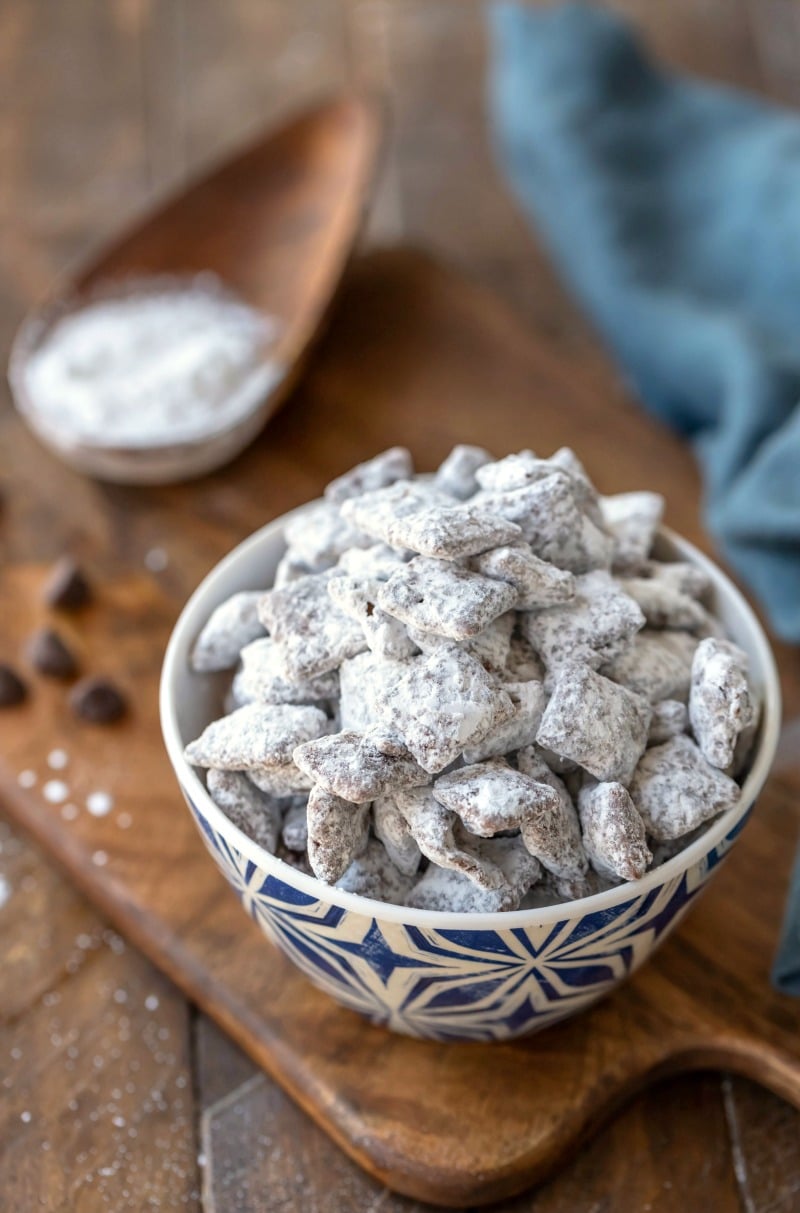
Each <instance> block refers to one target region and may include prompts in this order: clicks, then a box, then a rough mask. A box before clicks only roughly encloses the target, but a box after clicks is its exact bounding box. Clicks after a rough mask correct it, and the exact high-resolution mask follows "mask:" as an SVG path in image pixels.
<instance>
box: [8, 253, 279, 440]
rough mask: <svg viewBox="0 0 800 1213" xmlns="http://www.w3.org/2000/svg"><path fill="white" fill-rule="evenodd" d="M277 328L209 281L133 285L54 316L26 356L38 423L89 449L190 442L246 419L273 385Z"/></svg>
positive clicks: (207, 278) (199, 278)
mask: <svg viewBox="0 0 800 1213" xmlns="http://www.w3.org/2000/svg"><path fill="white" fill-rule="evenodd" d="M276 327H277V326H276V323H275V322H274V321H273V320H271V319H270V318H269V317H266V316H263V315H262V314H260V313H259V312H257V311H255V310H254V309H253V308H251V307H248V306H247V305H246V304H245V303H243V302H241V301H240V300H239V299H237V298H236V297H235V296H233V295H231V294H230V293H229V292H227V291H226V290H225V289H224V288H223V287H222V285H221V284H220V283H219V282H218V280H217V279H216V278H215V277H214V276H213V275H210V274H202V275H198V276H196V277H195V278H192V279H186V280H179V279H163V278H153V279H142V280H141V281H140V282H138V283H136V284H135V285H134V286H133V287H131V286H130V285H129V284H127V285H126V287H125V293H124V294H123V293H119V294H116V295H111V294H108V295H104V296H103V297H97V298H96V299H94V300H92V301H89V302H87V303H86V304H84V305H83V306H81V307H79V308H77V309H76V310H75V311H72V312H70V313H69V314H67V315H65V316H64V317H62V318H61V319H60V320H58V321H57V322H56V324H55V325H54V326H53V328H52V329H51V331H50V332H49V333H48V334H47V336H46V337H45V339H44V341H43V342H42V344H41V345H40V346H39V347H38V349H36V350H35V351H34V352H33V354H32V355H31V357H30V359H29V361H28V363H27V366H26V368H25V386H26V389H27V392H28V394H29V396H30V399H31V401H32V404H33V408H34V409H35V411H36V413H37V415H38V417H39V419H40V421H41V422H42V423H43V424H44V425H46V426H48V427H50V428H52V429H53V430H54V431H57V432H58V433H60V434H61V435H62V436H65V437H70V438H73V439H75V440H80V441H84V442H89V443H98V442H100V441H102V443H103V444H109V445H110V444H118V445H120V446H128V447H147V446H151V445H160V444H164V443H170V442H186V441H196V440H198V439H200V438H204V437H208V436H210V435H212V434H215V433H217V432H218V431H222V430H224V429H226V428H227V427H228V426H230V425H232V424H234V423H235V422H237V421H238V420H240V419H241V418H242V417H244V416H246V415H247V414H248V413H249V412H250V411H251V410H252V409H253V408H254V407H255V406H256V405H257V404H258V403H259V401H260V400H261V399H262V398H263V397H264V396H265V395H266V393H267V391H268V390H269V388H270V387H271V386H272V384H273V382H274V381H275V380H276V379H277V378H278V369H277V366H276V365H274V364H271V363H270V362H269V361H268V360H267V359H266V358H265V350H266V349H267V348H268V347H269V345H270V344H271V343H272V342H273V341H274V339H275V334H276Z"/></svg>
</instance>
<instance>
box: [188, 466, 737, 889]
mask: <svg viewBox="0 0 800 1213" xmlns="http://www.w3.org/2000/svg"><path fill="white" fill-rule="evenodd" d="M663 511H664V502H663V499H662V498H661V497H660V496H659V495H658V494H656V493H651V492H646V491H642V492H633V493H620V494H618V495H616V496H601V495H600V494H599V493H598V492H597V490H596V489H595V487H594V486H593V484H592V483H591V481H590V479H589V477H588V475H587V473H586V470H585V468H584V467H583V465H582V463H581V462H580V460H579V459H578V457H577V456H576V455H575V454H574V452H572V451H570V450H569V449H568V448H562V449H561V450H559V451H556V452H555V454H553V455H551V456H549V457H548V458H542V457H540V456H539V455H536V454H535V453H534V452H533V451H530V450H525V451H521V452H519V453H518V454H514V455H508V456H506V457H505V458H502V459H499V460H494V459H493V458H492V456H491V455H490V454H489V452H488V451H485V450H483V449H482V448H480V447H474V446H458V447H456V448H455V449H454V450H453V452H452V453H451V454H450V455H449V456H448V457H447V459H446V460H445V461H444V463H443V464H442V465H441V467H440V468H439V470H438V472H436V474H435V475H434V476H432V477H415V475H414V472H413V467H412V463H411V456H410V454H409V453H408V451H406V450H404V449H403V448H401V447H393V448H392V449H391V450H389V451H386V452H384V453H383V454H381V455H377V456H376V457H375V458H374V459H371V460H369V461H368V462H366V463H363V464H360V465H359V466H358V467H357V468H354V469H353V471H351V472H347V473H345V474H344V475H342V476H340V477H338V478H337V479H336V480H335V481H334V482H333V483H332V484H331V485H329V486H328V488H327V489H326V490H325V494H324V499H323V500H322V501H320V502H316V503H314V504H313V505H311V506H309V507H308V508H307V509H306V510H304V511H300V512H298V513H296V514H295V516H294V517H292V518H291V519H290V521H289V522H288V524H287V526H286V529H285V533H284V536H285V541H286V551H285V554H284V556H283V557H282V559H281V562H280V565H279V567H278V571H277V573H276V576H275V578H274V581H273V584H272V586H271V587H267V586H265V587H263V588H260V589H259V588H257V587H253V588H252V589H248V590H246V591H245V592H241V593H238V594H235V595H234V596H233V597H232V598H230V599H229V600H228V601H227V602H223V603H221V604H220V605H219V606H218V607H217V609H216V610H215V611H214V612H213V614H212V615H211V617H210V619H209V620H208V621H207V623H206V625H205V626H204V627H203V628H202V630H201V631H200V634H199V636H198V638H197V640H196V642H195V645H194V649H193V652H192V657H191V663H192V666H193V668H194V670H195V672H196V673H197V674H198V676H206V675H209V674H214V675H215V676H219V674H220V672H223V671H228V679H229V681H228V684H227V693H226V694H225V698H224V703H225V709H226V710H225V714H223V715H222V716H221V717H220V718H219V719H218V720H214V721H212V722H211V723H209V724H208V726H207V727H206V729H205V730H204V731H203V732H202V734H201V735H200V737H198V738H197V739H196V740H194V741H192V742H191V743H190V744H189V745H188V746H187V747H186V757H187V759H188V761H189V762H191V763H192V764H193V765H195V766H196V767H198V768H200V769H201V770H203V771H204V772H205V773H206V774H205V777H206V779H207V784H208V790H209V793H210V795H211V797H212V798H213V800H214V801H215V803H216V804H217V806H218V807H219V808H220V809H221V810H222V812H223V813H225V814H227V816H228V817H229V818H230V819H231V821H233V822H234V824H235V825H236V826H238V828H239V829H241V830H242V831H243V832H244V833H245V834H247V835H249V837H250V838H252V839H253V840H255V841H256V842H257V843H258V844H259V845H260V846H262V847H264V848H265V849H266V850H268V851H270V852H272V853H273V854H276V855H278V856H279V857H281V858H282V859H283V860H284V861H285V862H290V863H293V864H294V865H295V866H299V867H301V868H303V870H306V871H309V870H310V871H311V872H313V874H314V875H316V876H317V877H318V878H319V879H320V880H322V881H325V882H326V883H328V884H335V885H336V886H337V887H338V888H340V889H344V890H346V891H348V892H350V893H356V894H359V895H361V896H364V897H370V898H375V899H378V900H382V901H386V902H392V903H395V904H397V905H407V906H413V907H417V908H421V909H428V910H442V911H450V912H453V913H495V912H498V911H509V910H516V909H519V908H520V907H522V908H534V907H537V906H545V905H548V904H552V903H557V902H560V901H568V900H573V899H576V898H582V897H588V896H591V895H593V894H595V893H598V892H600V891H602V890H604V889H608V888H610V887H612V886H613V885H616V884H621V883H623V882H625V881H637V880H640V879H641V878H642V877H643V876H644V875H645V873H646V872H647V871H648V870H649V869H650V868H651V867H652V866H654V865H656V864H658V863H662V862H666V861H667V860H668V859H669V858H671V857H672V856H673V855H676V854H677V853H678V851H679V850H681V849H682V847H684V846H685V845H688V843H689V842H690V841H692V840H693V839H694V838H696V837H697V836H698V832H700V831H702V830H703V829H705V828H706V826H707V825H708V823H709V822H710V821H712V820H713V819H714V818H715V817H717V816H718V815H719V814H721V813H723V812H725V811H726V810H727V809H730V808H731V807H733V806H734V805H735V804H736V802H737V799H738V797H739V794H740V789H739V783H738V782H737V780H741V777H742V773H743V772H744V771H745V770H746V767H747V760H748V752H749V749H750V748H751V746H752V743H753V739H754V736H755V732H756V728H757V725H758V716H759V710H758V696H757V694H756V691H755V689H754V688H753V687H752V686H751V684H750V682H749V679H748V668H747V657H746V655H745V653H744V652H742V650H741V649H739V648H738V647H737V646H736V645H735V644H733V643H732V642H731V641H730V640H728V639H727V638H726V637H725V636H724V629H723V628H722V625H721V624H720V622H719V621H718V620H717V619H716V618H715V617H714V614H713V600H712V597H711V592H710V586H709V583H708V579H707V578H706V576H705V574H704V573H703V572H702V571H701V570H699V569H697V568H695V567H694V566H693V565H691V564H688V563H686V562H680V561H675V562H669V561H665V560H663V559H661V558H660V554H661V553H662V552H663V548H662V547H661V546H659V539H658V531H659V526H660V523H661V518H662V515H663ZM222 693H223V692H221V694H222Z"/></svg>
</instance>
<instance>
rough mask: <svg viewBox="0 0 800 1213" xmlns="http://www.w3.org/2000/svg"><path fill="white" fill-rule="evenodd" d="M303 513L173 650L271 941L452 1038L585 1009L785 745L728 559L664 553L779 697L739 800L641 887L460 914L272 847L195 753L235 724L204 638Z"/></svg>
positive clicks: (693, 889)
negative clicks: (196, 653) (346, 878)
mask: <svg viewBox="0 0 800 1213" xmlns="http://www.w3.org/2000/svg"><path fill="white" fill-rule="evenodd" d="M312 504H315V503H312ZM307 508H310V507H306V506H304V507H302V510H305V509H307ZM302 510H296V511H294V512H293V513H292V514H287V515H285V516H284V517H282V518H278V519H276V520H275V521H274V522H271V523H270V524H269V525H268V526H266V527H264V528H263V529H262V530H260V531H257V532H256V534H254V535H252V536H251V537H250V538H249V539H247V540H245V542H244V543H242V544H240V545H239V546H238V547H237V548H235V549H234V551H232V552H231V553H230V555H229V556H227V557H226V558H225V559H224V560H222V561H221V562H220V563H219V564H218V565H217V566H216V568H214V569H213V570H212V571H211V572H210V573H209V574H208V576H207V577H206V578H205V580H204V581H203V582H202V584H201V585H200V586H199V588H198V589H197V590H196V591H195V593H194V594H193V595H192V597H191V598H190V599H189V602H188V603H187V604H186V606H185V608H184V610H183V611H182V613H181V616H180V618H179V619H178V622H177V623H176V625H175V628H174V631H173V633H172V637H171V639H170V642H169V646H168V648H167V653H166V657H165V660H164V668H163V671H162V678H161V721H162V728H163V733H164V740H165V742H166V747H167V751H168V753H169V757H170V760H171V762H172V765H173V767H174V769H175V774H176V775H177V777H178V782H179V784H180V787H181V791H182V792H183V795H184V797H185V799H186V802H187V804H188V805H189V808H190V810H191V812H192V815H193V817H194V819H195V822H196V824H197V826H198V829H199V830H200V834H201V836H202V838H203V841H204V843H205V845H206V847H207V849H208V850H209V852H210V853H211V855H212V857H213V859H214V860H215V862H216V864H217V866H218V867H219V868H220V870H221V871H222V873H223V874H224V875H225V877H226V879H227V880H228V881H229V883H230V884H231V886H232V888H233V889H234V890H235V892H236V893H237V895H238V896H239V898H240V900H241V902H242V905H243V907H244V909H245V910H246V911H247V913H248V914H249V915H250V916H251V917H252V918H254V919H255V921H256V922H257V923H258V924H259V925H260V926H261V928H262V930H263V931H264V932H265V934H266V935H267V936H268V937H269V938H270V939H271V940H272V941H273V942H274V943H276V944H277V945H278V946H279V947H280V948H282V949H283V951H284V952H285V953H286V954H287V955H288V956H289V957H290V958H291V959H292V960H293V961H294V962H295V964H297V965H298V966H299V968H301V969H302V970H303V972H304V973H306V974H307V976H308V977H309V978H310V979H311V980H312V981H313V982H314V983H315V984H316V985H318V986H320V987H321V988H322V989H324V990H326V991H327V992H328V993H329V994H331V995H332V996H333V997H334V998H336V999H338V1000H339V1001H340V1002H342V1003H344V1004H345V1006H348V1007H351V1008H353V1009H354V1010H356V1011H360V1012H361V1013H362V1014H364V1015H366V1016H367V1017H368V1018H369V1019H371V1020H372V1021H373V1022H377V1023H382V1024H385V1025H386V1026H387V1027H389V1028H392V1029H394V1030H395V1031H399V1032H404V1033H407V1034H410V1035H414V1036H421V1037H427V1038H431V1039H436V1040H459V1039H462V1040H464V1039H469V1040H503V1039H509V1038H510V1037H513V1036H519V1035H522V1034H524V1033H527V1032H533V1031H537V1030H538V1029H540V1028H543V1027H546V1026H548V1025H549V1024H552V1023H555V1022H556V1021H558V1020H560V1019H565V1018H566V1017H568V1016H570V1015H574V1014H576V1012H578V1011H582V1010H584V1009H585V1008H586V1007H588V1006H590V1005H591V1004H592V1003H594V1002H596V1001H597V1000H598V999H600V998H602V997H604V996H605V995H606V994H608V993H609V992H610V991H611V990H613V989H614V988H615V986H617V985H619V984H620V983H621V982H622V981H624V980H625V979H626V978H627V977H629V976H630V975H631V973H633V972H634V971H635V970H636V969H638V968H639V966H640V965H641V964H642V963H643V962H644V961H645V960H646V959H647V957H648V956H650V955H651V953H652V952H653V951H654V950H655V949H656V948H657V947H659V946H660V944H661V943H662V942H663V940H664V939H665V938H666V936H667V934H668V933H669V931H671V930H672V929H673V928H674V927H675V926H676V925H677V923H678V922H679V921H680V920H681V918H682V917H683V915H684V913H685V912H686V910H687V909H688V907H689V906H690V904H691V903H692V902H693V901H694V899H695V897H696V896H697V894H698V893H699V892H700V890H701V889H702V888H704V887H705V885H706V884H707V883H708V881H709V879H710V878H711V876H712V875H713V873H714V872H715V871H716V869H717V867H718V866H719V864H720V861H721V860H722V859H723V857H724V856H725V855H726V853H727V852H728V850H729V849H730V847H731V846H732V844H733V842H734V841H735V839H736V838H737V837H738V835H739V833H740V831H741V829H742V827H743V826H744V824H745V822H746V820H747V817H748V816H749V814H750V812H751V810H752V808H753V805H754V803H755V799H756V797H757V796H758V794H759V792H760V791H761V788H762V787H763V785H764V781H765V780H766V778H767V775H768V773H769V770H770V767H771V765H772V761H773V757H774V754H775V748H776V745H777V740H778V731H779V727H780V690H779V683H778V675H777V670H776V668H775V662H774V659H773V656H772V653H771V651H770V647H769V644H768V642H767V639H766V637H765V635H764V632H763V630H762V628H761V626H760V624H759V622H758V620H757V619H756V617H755V615H754V614H753V612H752V610H751V609H750V607H749V606H748V605H747V603H746V602H745V600H744V598H743V597H742V595H741V594H740V593H739V591H738V590H737V589H736V587H735V586H734V585H733V584H732V583H731V581H730V580H729V579H728V578H727V577H726V576H725V574H724V573H723V572H722V571H721V570H720V569H719V568H718V567H717V566H716V565H715V564H713V563H712V562H711V561H710V560H708V558H707V557H705V556H704V555H703V554H702V553H701V552H699V551H698V550H697V548H695V547H694V546H693V545H692V544H690V543H689V542H688V541H687V540H685V539H682V538H680V537H678V536H677V535H675V534H674V533H673V532H671V531H667V530H666V529H665V530H663V531H662V533H661V535H660V538H659V541H658V542H659V548H660V550H659V555H661V556H662V558H667V559H670V558H672V559H681V560H687V561H690V562H691V563H692V564H694V565H696V566H698V567H699V568H701V569H702V570H703V572H704V573H706V574H707V576H708V578H709V579H710V581H711V584H712V587H713V598H714V601H713V607H714V610H715V611H716V613H717V614H718V616H719V617H720V618H721V620H722V622H723V624H724V625H725V627H726V628H727V630H728V632H729V634H730V635H731V637H732V638H733V639H734V640H735V641H736V642H737V644H739V645H741V647H742V648H743V649H744V650H745V652H746V653H747V654H748V656H749V658H750V668H751V675H752V679H753V682H754V684H755V685H756V687H757V688H758V690H759V692H760V694H761V695H762V698H763V716H762V722H761V727H760V731H759V735H758V738H757V741H756V745H755V750H754V753H753V755H752V760H751V763H752V765H751V767H750V771H749V773H748V775H747V778H746V780H745V783H744V786H743V788H742V795H741V799H740V801H739V803H738V804H737V805H736V807H735V808H733V809H731V810H730V811H729V812H727V813H725V814H724V815H723V816H721V817H720V818H719V819H717V820H716V821H714V822H712V824H711V825H710V826H709V828H708V829H707V830H706V831H705V833H704V834H703V835H702V836H701V837H699V838H697V839H696V840H695V841H694V842H693V843H691V844H690V846H688V847H687V848H686V849H685V850H684V851H681V852H680V854H678V855H676V856H675V857H674V858H672V859H670V860H669V861H668V862H667V863H665V864H663V865H662V866H661V867H658V868H654V869H653V870H652V871H650V872H648V873H647V874H646V875H645V876H644V878H643V879H642V880H640V881H636V882H634V883H630V884H622V885H618V886H617V887H615V888H613V889H610V890H608V891H607V892H604V893H598V894H597V895H596V896H594V897H587V898H584V899H582V900H580V901H573V902H566V903H560V904H558V905H553V906H547V907H545V908H543V909H535V910H517V911H513V912H510V913H497V914H455V913H444V912H441V911H432V910H417V909H408V908H406V907H404V906H395V905H387V904H385V903H384V902H380V901H372V900H370V899H368V898H364V897H359V896H356V895H355V894H352V893H346V892H344V891H343V890H341V889H336V888H331V887H330V886H329V885H326V884H323V883H322V881H320V880H317V879H316V878H315V877H313V876H307V875H305V874H304V873H302V872H299V871H297V870H296V869H295V868H293V867H291V866H289V865H288V864H286V863H284V862H283V861H282V860H280V859H277V858H276V857H275V856H274V855H270V854H269V852H267V851H265V850H263V849H262V848H261V847H260V846H258V845H257V844H256V843H255V842H253V841H252V840H251V839H249V838H248V837H247V836H246V835H245V834H243V833H242V832H241V830H239V829H237V828H236V826H234V825H232V824H231V822H230V821H229V820H228V819H227V817H226V816H225V815H224V813H222V812H221V810H220V809H218V808H217V806H216V805H215V804H214V802H213V801H212V800H211V797H210V796H209V795H208V792H207V791H206V788H205V785H204V784H203V782H202V780H201V779H200V777H199V776H198V774H197V772H196V771H195V770H194V769H193V768H192V767H191V766H190V765H189V764H188V763H187V762H186V760H185V759H184V757H183V749H184V746H185V745H186V743H187V742H188V741H190V740H192V739H193V738H194V737H196V736H197V735H198V734H199V733H200V732H201V731H202V729H203V728H204V727H205V725H206V724H208V723H209V721H210V720H212V719H214V718H216V717H217V716H219V715H220V714H221V712H222V697H223V694H224V690H225V686H226V683H227V682H228V679H227V678H225V677H222V676H214V677H209V676H208V675H199V674H195V673H193V672H192V671H191V669H190V666H189V654H190V651H191V648H192V645H193V643H194V640H195V638H196V637H197V635H198V633H199V631H200V629H201V628H202V626H203V625H204V624H205V622H206V620H207V619H208V617H209V615H210V614H211V612H212V611H213V610H214V608H215V607H217V606H218V605H219V604H220V603H221V602H224V601H225V599H226V598H228V597H230V595H231V594H234V593H236V592H237V591H238V590H245V589H258V588H260V587H262V586H263V587H265V588H266V587H267V586H269V585H270V584H271V580H272V577H273V576H274V572H275V568H276V566H277V564H278V561H279V559H280V557H281V555H282V554H283V551H284V547H285V545H284V539H283V533H284V528H285V525H286V523H287V522H288V520H289V519H291V518H293V517H295V516H296V515H297V514H298V513H301V512H302ZM264 963H265V964H268V963H269V957H268V954H267V953H265V955H264Z"/></svg>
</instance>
